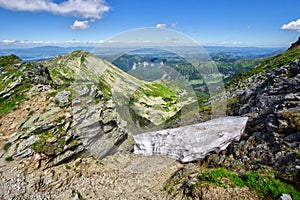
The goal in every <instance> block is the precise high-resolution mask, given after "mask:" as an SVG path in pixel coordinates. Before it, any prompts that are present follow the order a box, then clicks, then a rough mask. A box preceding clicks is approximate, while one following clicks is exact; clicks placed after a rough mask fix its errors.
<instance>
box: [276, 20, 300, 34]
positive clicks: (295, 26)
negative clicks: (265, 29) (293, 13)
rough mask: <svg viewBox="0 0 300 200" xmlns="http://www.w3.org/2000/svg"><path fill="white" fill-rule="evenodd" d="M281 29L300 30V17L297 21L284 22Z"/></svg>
mask: <svg viewBox="0 0 300 200" xmlns="http://www.w3.org/2000/svg"><path fill="white" fill-rule="evenodd" d="M280 29H281V30H287V31H298V32H300V19H298V20H297V21H291V22H289V23H288V24H284V25H282V26H281V28H280Z"/></svg>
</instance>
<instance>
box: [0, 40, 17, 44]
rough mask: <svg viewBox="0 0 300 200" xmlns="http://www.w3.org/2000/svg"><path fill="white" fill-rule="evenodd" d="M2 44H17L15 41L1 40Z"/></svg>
mask: <svg viewBox="0 0 300 200" xmlns="http://www.w3.org/2000/svg"><path fill="white" fill-rule="evenodd" d="M1 42H2V43H3V44H12V43H15V42H17V41H16V40H2V41H1Z"/></svg>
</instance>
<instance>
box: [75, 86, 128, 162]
mask: <svg viewBox="0 0 300 200" xmlns="http://www.w3.org/2000/svg"><path fill="white" fill-rule="evenodd" d="M74 91H75V93H76V94H77V95H75V96H76V98H74V99H73V100H72V109H73V113H74V134H75V135H77V136H78V137H79V138H80V140H81V141H82V142H83V144H84V146H85V148H86V149H87V150H88V151H89V152H90V153H91V154H92V155H95V156H97V157H98V158H104V157H105V156H107V155H110V154H113V153H115V152H117V151H119V150H121V149H120V146H121V145H122V144H123V143H124V141H125V140H127V138H128V130H127V127H126V121H124V120H122V119H121V118H120V117H119V115H118V113H117V110H116V104H115V103H114V102H113V101H112V100H108V101H105V100H104V99H103V98H102V95H101V92H100V91H99V90H98V88H97V87H96V86H95V85H94V84H93V83H81V84H80V85H78V86H75V87H74ZM95 98H98V102H96V101H95Z"/></svg>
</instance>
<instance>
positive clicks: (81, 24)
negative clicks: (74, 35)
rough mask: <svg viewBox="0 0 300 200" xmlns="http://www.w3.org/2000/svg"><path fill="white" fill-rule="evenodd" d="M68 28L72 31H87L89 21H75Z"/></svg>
mask: <svg viewBox="0 0 300 200" xmlns="http://www.w3.org/2000/svg"><path fill="white" fill-rule="evenodd" d="M70 28H71V29H72V30H79V29H88V28H90V26H89V21H87V20H85V21H78V20H75V21H74V23H73V25H71V26H70Z"/></svg>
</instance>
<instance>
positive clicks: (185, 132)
mask: <svg viewBox="0 0 300 200" xmlns="http://www.w3.org/2000/svg"><path fill="white" fill-rule="evenodd" d="M247 120H248V118H247V117H225V118H218V119H213V120H210V121H207V122H204V123H200V124H195V125H191V126H185V127H179V128H174V129H166V130H160V131H155V132H150V133H144V134H140V135H135V136H134V140H135V147H134V153H136V154H143V155H166V156H169V157H171V158H174V159H176V160H179V161H181V162H191V161H197V160H200V159H202V158H204V157H205V156H207V155H209V154H211V153H212V152H216V153H218V152H220V151H222V150H224V149H226V147H227V146H228V145H229V144H230V143H231V142H232V141H237V140H239V139H240V137H241V135H242V133H243V131H244V128H245V126H246V123H247Z"/></svg>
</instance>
